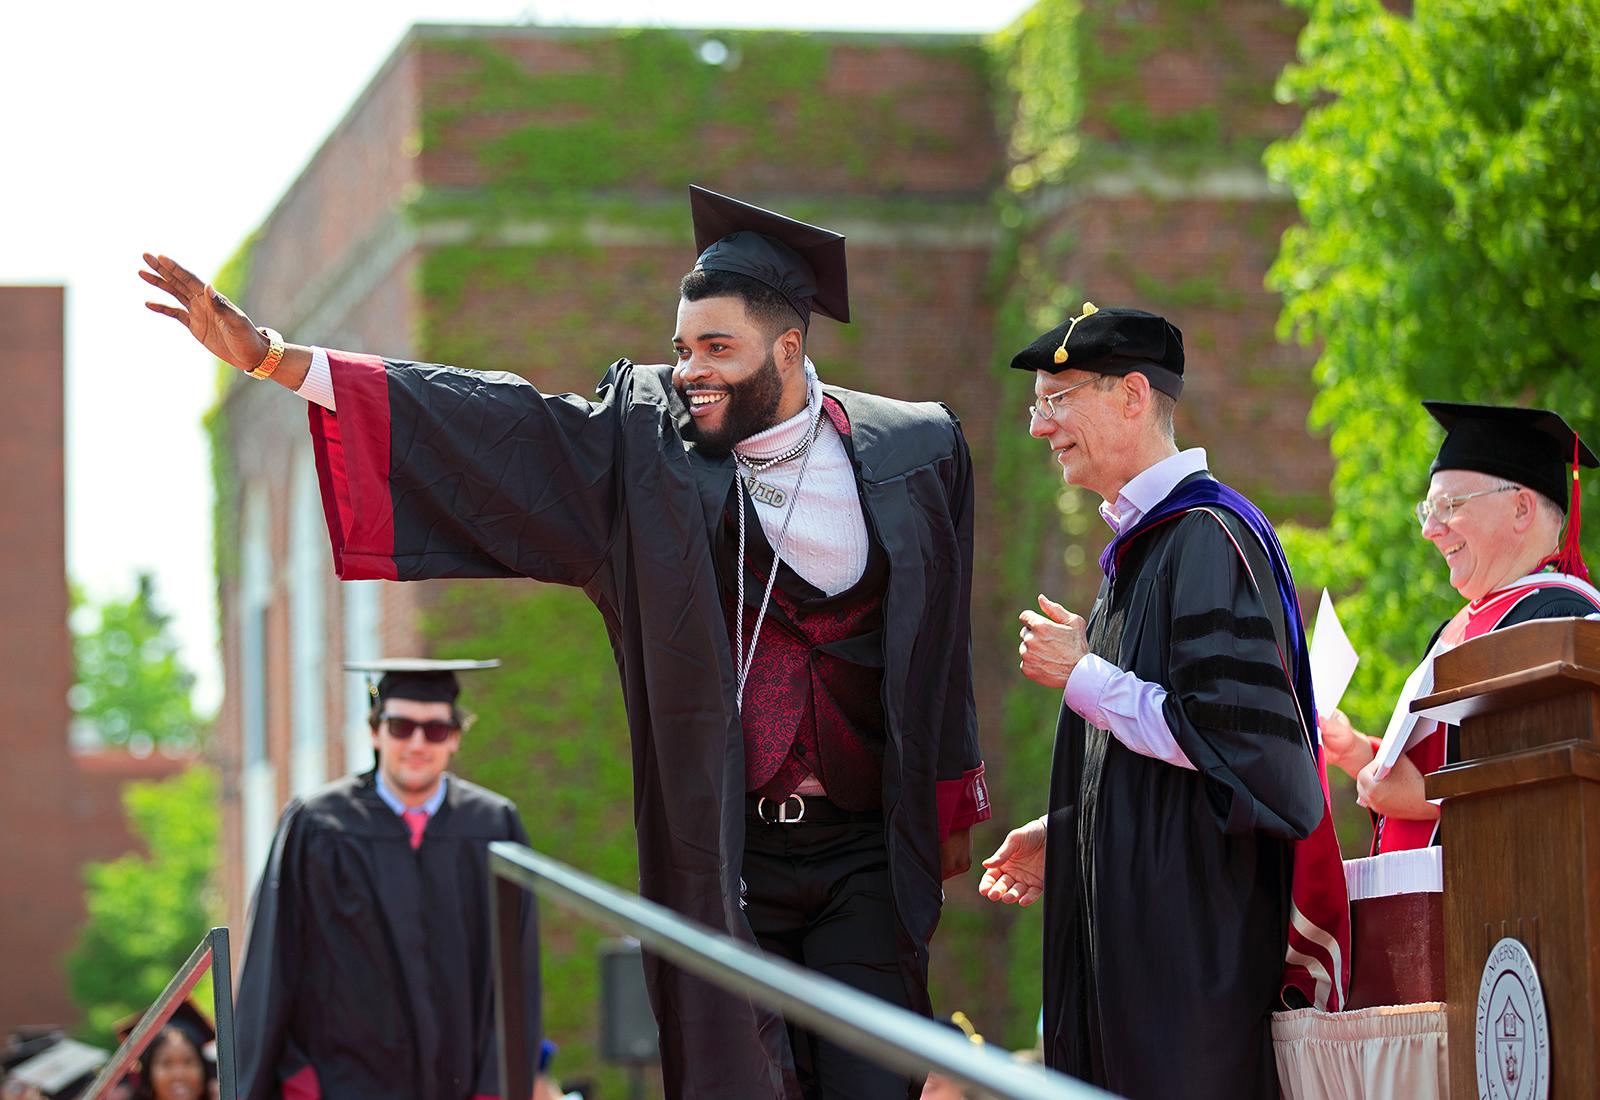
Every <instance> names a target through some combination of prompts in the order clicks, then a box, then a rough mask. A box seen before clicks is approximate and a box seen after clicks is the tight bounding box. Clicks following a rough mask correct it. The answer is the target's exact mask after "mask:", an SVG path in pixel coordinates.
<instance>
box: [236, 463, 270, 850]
mask: <svg viewBox="0 0 1600 1100" xmlns="http://www.w3.org/2000/svg"><path fill="white" fill-rule="evenodd" d="M239 550H240V552H239V645H238V653H239V727H240V729H239V732H240V735H241V741H242V744H241V745H240V765H241V772H240V775H239V795H240V803H241V811H242V813H241V816H242V823H241V824H242V832H243V842H244V872H245V878H246V880H247V881H254V880H255V876H257V875H258V874H260V873H261V869H262V867H264V866H265V865H266V862H267V852H268V849H269V848H270V847H271V845H272V832H273V828H274V826H275V825H276V821H277V815H278V804H277V803H278V799H277V783H276V782H275V777H274V776H273V772H272V759H271V755H270V752H269V749H268V744H267V706H268V699H267V660H268V655H267V610H268V608H269V607H271V605H272V516H271V511H270V508H269V506H268V502H267V493H266V489H265V488H264V487H263V486H260V485H255V486H251V487H250V488H249V489H247V490H246V493H245V503H244V524H243V529H242V531H241V533H240V548H239Z"/></svg>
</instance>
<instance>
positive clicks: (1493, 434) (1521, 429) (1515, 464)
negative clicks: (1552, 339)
mask: <svg viewBox="0 0 1600 1100" xmlns="http://www.w3.org/2000/svg"><path fill="white" fill-rule="evenodd" d="M1422 407H1423V408H1425V409H1427V410H1428V413H1429V415H1431V416H1432V417H1433V418H1434V419H1435V420H1437V421H1438V422H1439V424H1440V425H1441V426H1442V427H1443V428H1444V432H1445V435H1444V443H1443V444H1441V445H1440V447H1439V456H1438V457H1437V458H1435V459H1434V460H1433V466H1432V468H1431V469H1430V470H1429V471H1428V472H1429V473H1430V474H1431V473H1437V472H1438V471H1440V470H1475V471H1477V472H1478V473H1481V474H1488V475H1489V476H1490V477H1502V478H1505V479H1506V480H1507V481H1514V482H1516V483H1517V484H1519V485H1526V486H1527V487H1528V488H1530V489H1532V490H1534V491H1535V492H1537V493H1542V494H1544V495H1545V496H1547V497H1549V498H1550V499H1551V500H1553V501H1555V502H1556V503H1557V504H1559V505H1560V506H1561V510H1562V511H1566V509H1567V500H1568V496H1569V495H1570V489H1571V486H1570V484H1569V482H1568V478H1567V465H1568V464H1569V463H1571V462H1572V460H1573V456H1574V448H1576V455H1577V459H1578V464H1579V465H1581V466H1595V465H1600V461H1597V460H1596V458H1595V454H1594V452H1593V451H1591V450H1590V449H1589V446H1588V444H1586V443H1584V442H1583V441H1582V440H1581V439H1579V438H1578V433H1577V432H1575V431H1573V430H1572V427H1571V425H1569V424H1568V423H1567V422H1566V421H1565V420H1563V419H1562V418H1561V417H1560V416H1559V415H1558V414H1556V413H1553V412H1551V411H1549V410H1548V409H1524V408H1519V407H1517V406H1513V405H1462V404H1458V403H1456V402H1453V401H1424V402H1423V403H1422Z"/></svg>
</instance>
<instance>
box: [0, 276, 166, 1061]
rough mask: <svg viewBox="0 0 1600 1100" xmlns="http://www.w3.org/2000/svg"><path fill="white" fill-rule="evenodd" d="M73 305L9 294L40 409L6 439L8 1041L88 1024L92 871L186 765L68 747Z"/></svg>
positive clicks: (21, 375)
mask: <svg viewBox="0 0 1600 1100" xmlns="http://www.w3.org/2000/svg"><path fill="white" fill-rule="evenodd" d="M65 305H66V293H65V290H64V288H62V287H59V286H38V287H0V370H3V372H4V377H5V380H6V390H7V393H8V394H9V395H10V398H11V400H12V401H13V402H15V403H16V405H17V407H19V408H26V409H27V410H28V415H26V416H21V417H13V418H12V422H11V423H10V424H8V426H7V429H6V431H5V433H4V434H3V435H0V463H3V464H4V465H3V468H4V469H5V470H6V476H5V477H4V478H3V479H0V608H4V613H3V614H0V694H3V695H4V698H5V700H6V704H5V708H6V720H5V722H4V723H0V755H3V757H4V759H5V761H6V767H5V768H4V769H0V838H4V843H3V844H0V884H3V885H0V945H4V946H3V947H0V951H3V959H4V961H3V963H0V973H3V974H4V976H5V977H4V980H3V981H0V1035H4V1034H7V1033H9V1032H10V1031H11V1030H12V1029H13V1028H15V1027H17V1026H18V1025H21V1024H71V1023H75V1022H76V1020H77V1011H76V1010H75V1009H74V1008H73V1006H72V1002H71V999H70V998H69V997H68V995H67V983H66V976H65V972H64V970H63V967H62V961H63V958H64V957H65V955H66V953H67V951H68V950H69V949H70V948H71V946H72V944H73V941H74V939H75V938H76V936H77V932H78V929H79V927H80V926H81V925H82V923H83V918H84V908H83V877H82V876H83V871H82V868H83V864H84V863H86V862H88V861H90V860H103V859H110V858H113V857H115V856H118V855H121V854H122V853H123V852H124V851H126V850H127V849H129V848H130V847H131V846H132V841H131V838H130V836H129V834H128V829H127V823H126V821H125V820H124V818H123V814H122V801H121V789H122V785H123V784H124V783H125V782H127V781H128V780H130V779H162V778H166V777H167V776H170V775H172V774H174V773H175V772H177V771H179V770H181V769H182V767H184V766H185V764H186V763H187V761H177V760H171V759H168V758H166V757H162V756H150V757H147V758H145V759H143V760H139V759H135V758H133V757H130V756H128V755H127V754H126V753H121V752H106V753H98V754H93V755H81V754H80V755H75V754H73V752H72V751H71V750H70V748H69V747H68V738H67V731H68V726H69V724H70V721H71V717H72V716H71V712H70V710H69V709H68V706H67V689H68V688H69V687H70V686H71V683H72V642H71V638H70V636H69V634H68V628H67V575H66V520H65V500H66V497H65V494H66V472H65V463H64V443H65V439H64V431H65V422H64V389H63V386H64V381H63V380H64V377H65V375H64V368H65V354H64V343H63V337H64V330H63V321H64V315H65V314H64V311H65Z"/></svg>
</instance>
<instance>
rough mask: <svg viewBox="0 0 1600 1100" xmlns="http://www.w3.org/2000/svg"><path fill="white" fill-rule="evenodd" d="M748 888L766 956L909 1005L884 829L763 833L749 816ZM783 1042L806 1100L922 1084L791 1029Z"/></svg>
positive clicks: (868, 1099) (872, 1094)
mask: <svg viewBox="0 0 1600 1100" xmlns="http://www.w3.org/2000/svg"><path fill="white" fill-rule="evenodd" d="M808 801H809V800H808ZM744 887H745V892H744V901H745V906H746V908H745V916H746V917H748V918H749V920H750V927H751V929H752V930H753V931H754V932H755V935H756V941H757V942H758V943H760V945H761V948H762V950H763V951H767V952H769V953H770V954H773V955H779V956H781V957H783V958H785V959H788V960H789V961H791V962H794V963H797V964H799V965H800V966H803V967H805V968H806V969H808V970H815V971H817V972H818V973H821V974H826V975H827V976H828V977H830V978H835V979H837V980H839V981H841V982H843V983H844V984H845V985H848V986H851V987H853V988H855V989H859V990H861V991H862V992H863V993H870V994H872V995H873V996H874V997H879V998H881V999H883V1000H885V1001H888V1002H889V1003H890V1004H893V1005H898V1006H899V1007H901V1008H908V1007H909V1006H910V1003H911V1001H910V997H909V995H908V993H907V990H906V979H905V976H904V975H903V974H902V973H901V970H900V964H899V954H900V953H899V950H898V947H897V941H898V936H899V933H898V925H897V923H896V921H895V915H894V897H893V894H892V892H891V888H890V884H889V856H888V851H887V849H886V848H885V847H884V839H883V825H882V823H881V822H877V821H871V822H849V823H845V824H828V825H821V824H814V823H812V822H801V823H799V824H795V825H784V824H771V825H768V824H763V823H762V822H759V821H757V820H755V819H754V818H751V819H750V820H749V821H748V822H747V823H746V825H745V845H744ZM789 1041H790V1043H791V1045H792V1046H793V1047H794V1055H795V1070H796V1072H797V1073H798V1075H799V1077H800V1084H801V1087H802V1088H804V1090H805V1094H806V1097H807V1098H808V1100H904V1098H905V1097H907V1096H915V1095H917V1092H919V1091H920V1089H921V1082H920V1081H915V1082H913V1081H910V1080H908V1079H907V1078H905V1077H904V1076H902V1075H901V1074H900V1073H899V1072H898V1071H896V1070H892V1069H887V1068H885V1067H883V1066H880V1065H878V1064H877V1063H875V1062H873V1061H871V1060H870V1059H867V1058H863V1057H862V1056H861V1055H859V1054H856V1053H855V1052H854V1051H850V1050H847V1049H845V1048H844V1047H841V1046H838V1045H837V1044H835V1043H832V1042H829V1041H828V1040H827V1039H823V1038H820V1037H818V1036H815V1035H813V1034H812V1033H811V1032H809V1031H806V1030H804V1029H802V1028H796V1027H794V1026H793V1025H790V1027H789ZM913 1089H915V1090H917V1091H913Z"/></svg>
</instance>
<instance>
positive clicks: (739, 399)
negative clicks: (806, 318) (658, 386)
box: [673, 297, 805, 456]
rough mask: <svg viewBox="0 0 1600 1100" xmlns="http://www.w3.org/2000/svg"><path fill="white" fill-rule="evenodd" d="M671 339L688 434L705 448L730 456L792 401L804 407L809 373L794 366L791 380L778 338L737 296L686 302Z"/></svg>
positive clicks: (779, 416) (777, 418)
mask: <svg viewBox="0 0 1600 1100" xmlns="http://www.w3.org/2000/svg"><path fill="white" fill-rule="evenodd" d="M673 344H674V347H675V349H676V354H677V358H678V366H677V369H676V370H675V371H674V372H673V385H674V386H675V387H676V388H677V391H678V396H679V397H681V398H682V399H683V403H684V405H685V406H686V407H687V408H688V410H689V418H690V419H689V423H688V424H687V425H686V426H685V427H684V429H683V435H684V438H685V439H687V440H689V441H691V442H693V443H694V444H695V445H696V446H697V447H699V448H700V450H701V451H702V452H704V453H707V454H711V455H716V456H721V455H725V454H727V453H728V452H729V451H731V450H732V449H733V447H734V444H736V443H738V442H739V441H740V440H743V439H748V438H749V437H750V436H752V435H755V434H757V433H759V432H763V431H766V430H767V429H768V428H770V427H772V426H773V425H774V424H777V423H778V422H779V421H781V420H782V419H783V418H784V417H783V410H784V409H785V407H786V405H790V404H796V405H798V406H800V407H803V406H804V403H805V376H804V373H803V372H799V371H796V372H794V373H793V375H791V377H790V378H789V379H788V380H787V382H786V380H785V378H784V375H783V372H782V371H781V370H780V369H779V367H778V363H777V359H776V357H775V356H774V354H773V341H772V340H771V339H770V338H769V337H768V334H766V333H764V332H762V331H761V329H760V327H759V326H757V325H755V324H753V323H752V322H751V320H750V318H749V317H748V316H747V314H746V311H745V307H744V303H743V302H742V301H741V300H740V299H738V298H729V297H720V298H703V299H700V300H699V301H694V302H690V301H683V302H680V303H679V306H678V335H677V336H676V337H675V338H674V340H673ZM786 386H787V388H788V389H789V390H795V391H796V392H794V393H789V392H787V390H786Z"/></svg>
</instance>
